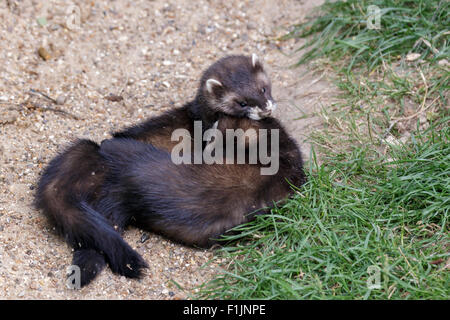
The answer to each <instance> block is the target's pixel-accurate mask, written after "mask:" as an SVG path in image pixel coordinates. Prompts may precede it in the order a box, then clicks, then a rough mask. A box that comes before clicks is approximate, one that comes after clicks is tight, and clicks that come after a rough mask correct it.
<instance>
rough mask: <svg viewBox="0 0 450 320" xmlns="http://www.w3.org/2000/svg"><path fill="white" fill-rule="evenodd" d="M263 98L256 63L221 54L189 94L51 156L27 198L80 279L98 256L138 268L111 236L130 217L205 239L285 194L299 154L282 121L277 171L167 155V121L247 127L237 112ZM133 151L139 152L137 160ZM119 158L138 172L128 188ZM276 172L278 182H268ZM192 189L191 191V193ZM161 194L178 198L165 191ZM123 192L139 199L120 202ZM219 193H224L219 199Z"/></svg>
mask: <svg viewBox="0 0 450 320" xmlns="http://www.w3.org/2000/svg"><path fill="white" fill-rule="evenodd" d="M208 79H215V80H216V81H217V82H219V83H220V85H214V86H212V88H210V90H208V88H207V85H206V83H207V80H208ZM262 89H264V90H263V91H264V92H263V91H262ZM244 100H245V102H246V106H245V107H243V106H242V101H244ZM269 100H272V97H271V92H270V82H269V80H268V78H267V76H265V73H264V71H263V68H262V65H261V64H260V62H259V61H256V63H255V62H254V61H252V59H251V58H250V57H244V56H231V57H226V58H224V59H221V60H219V61H218V62H216V63H215V64H213V65H212V66H211V67H210V68H208V70H207V71H206V72H205V73H204V75H203V76H202V79H201V81H200V87H199V89H198V91H197V95H196V97H195V99H194V100H193V101H191V102H189V103H187V104H186V105H185V106H183V107H182V108H179V109H174V110H170V111H168V112H165V113H163V114H162V115H160V116H158V117H154V118H150V119H149V120H147V121H146V122H144V123H142V124H139V125H136V126H133V127H131V128H128V129H126V130H124V131H121V132H118V133H115V134H113V136H114V138H113V139H111V140H109V141H105V142H104V143H103V144H102V146H101V148H100V147H99V146H98V145H97V144H96V143H94V142H92V141H88V140H79V141H76V142H75V143H74V144H72V145H71V146H70V147H69V148H68V149H66V151H64V152H63V153H61V154H60V155H59V156H57V157H56V158H55V159H53V160H52V161H51V162H50V164H49V165H48V167H47V168H46V170H45V171H44V173H43V175H42V177H41V179H40V181H39V185H38V188H37V193H36V201H35V203H36V207H37V208H39V209H42V211H43V212H44V214H45V215H46V216H47V217H48V218H49V219H50V220H51V221H52V223H53V224H54V225H55V227H56V229H57V231H58V232H59V233H60V234H61V235H62V236H63V237H64V238H65V239H66V241H67V242H68V243H69V244H70V245H71V246H72V247H73V248H74V249H75V252H74V257H73V262H72V263H73V264H74V265H78V266H80V268H81V285H85V284H87V283H89V282H90V281H91V280H92V279H93V278H94V277H95V276H96V275H97V274H98V273H99V272H100V271H101V270H102V269H103V268H104V266H105V265H106V263H108V264H109V266H110V268H111V269H112V270H113V271H114V272H116V273H118V274H121V275H125V276H127V277H139V276H140V274H141V270H142V268H144V267H146V263H145V261H143V259H142V258H141V257H140V256H139V255H138V254H137V253H136V252H135V251H134V250H132V249H131V247H130V246H129V245H128V244H127V243H126V242H124V241H123V239H122V238H121V236H120V233H121V232H122V231H123V230H124V228H125V227H126V226H127V225H128V224H130V223H131V222H132V221H134V220H136V221H135V223H136V224H137V225H139V226H141V227H143V228H146V229H149V230H153V231H155V232H159V233H162V234H165V235H167V236H169V237H171V238H173V239H176V240H179V241H182V242H184V243H187V244H191V245H201V246H205V245H208V244H210V243H211V238H213V237H216V236H219V235H220V234H221V233H223V232H224V231H225V230H226V229H228V228H231V227H233V226H235V225H237V224H240V223H242V222H244V221H247V219H248V217H246V216H245V217H244V215H245V214H247V213H249V212H252V211H254V210H257V209H259V208H261V207H264V206H270V205H271V203H272V201H276V200H280V199H281V198H283V197H285V196H287V195H288V194H289V193H290V189H289V187H288V185H287V184H286V183H285V181H284V179H282V178H281V177H282V175H283V174H288V173H289V172H290V174H289V177H290V178H292V183H293V184H295V185H300V184H302V183H303V181H304V175H303V172H302V170H301V165H302V163H301V157H300V153H299V151H298V148H297V146H296V145H295V143H294V142H293V141H292V139H290V138H289V137H288V136H287V135H286V134H285V133H284V130H283V129H282V130H281V131H282V132H283V135H282V136H280V139H284V140H283V141H284V142H289V143H287V144H286V145H288V146H289V147H288V148H287V149H286V150H288V151H286V152H285V153H284V154H283V153H282V152H281V151H282V150H280V154H281V155H280V156H281V158H283V157H285V159H283V162H282V163H281V162H280V175H276V176H267V177H264V178H261V177H259V178H258V175H257V171H258V170H257V169H258V166H255V165H243V166H233V165H224V166H219V165H212V166H207V165H192V166H183V167H182V169H180V167H178V166H175V165H174V164H173V163H171V162H168V161H167V156H168V154H169V152H170V150H171V149H172V147H173V146H174V145H175V144H177V142H176V141H175V142H172V141H171V135H172V132H173V130H174V129H178V128H184V129H187V130H188V131H189V132H190V133H191V134H193V122H194V121H195V120H200V121H202V124H203V129H204V130H206V129H207V128H210V127H211V126H212V125H213V124H214V122H215V121H217V120H219V126H222V128H221V129H223V128H224V126H225V127H226V126H227V125H230V126H238V127H239V126H244V125H245V126H247V125H248V126H254V125H256V123H258V122H256V121H253V120H252V121H250V120H248V119H247V118H246V117H247V116H250V115H251V114H253V115H254V114H255V112H254V111H255V110H256V108H257V106H258V108H259V109H258V110H260V111H261V114H262V113H266V112H267V110H266V104H267V101H269ZM264 121H268V122H267V123H266V125H269V126H272V127H273V126H275V127H279V126H280V125H279V124H278V122H276V121H275V120H274V119H271V118H267V119H266V120H264ZM227 123H228V124H227ZM284 142H281V143H280V145H281V146H283V143H284ZM119 150H120V151H121V152H120V154H119V153H118V152H119ZM141 156H142V159H143V161H139V157H141ZM142 159H141V160H142ZM119 166H120V167H122V168H125V167H126V168H130V170H131V169H133V168H136V167H139V166H141V167H142V169H143V170H144V171H145V175H144V177H142V178H143V179H144V178H145V179H144V180H139V179H135V180H133V181H134V182H133V183H137V184H134V187H131V186H132V185H133V184H132V183H131V181H130V184H129V185H128V184H127V181H128V180H127V178H125V177H124V175H126V174H127V173H126V171H123V172H122V171H120V170H119V171H118V168H119ZM130 172H132V170H131V171H129V172H128V173H129V174H130ZM258 174H259V172H258ZM106 177H107V178H106ZM135 178H139V176H135ZM287 178H288V177H287ZM258 179H260V180H258ZM274 179H275V180H274ZM277 179H279V180H280V181H283V182H282V183H279V182H278V183H276V181H278V180H277ZM139 183H142V185H140V184H139ZM148 183H155V184H154V186H155V189H154V190H155V191H154V192H155V193H154V194H155V195H157V196H155V197H153V198H151V197H148V198H146V199H147V200H149V199H152V201H151V202H152V203H147V201H144V200H145V199H143V198H139V196H140V195H143V194H144V193H141V191H143V190H142V189H140V188H143V187H145V184H148ZM158 183H161V185H158ZM163 183H165V184H163ZM127 186H128V187H131V191H130V188H127ZM156 186H158V188H159V187H161V188H162V189H164V188H165V189H166V191H167V193H165V194H161V193H160V191H158V190H160V189H158V188H156ZM163 187H164V188H163ZM192 190H194V191H195V192H194V194H195V196H193V197H190V196H189V195H190V194H192ZM207 190H210V191H211V197H210V198H209V199H208V198H207V197H206V194H204V193H205V192H207ZM169 193H170V194H173V195H174V196H175V195H176V197H177V199H181V200H179V201H178V202H177V201H170V200H169V199H168V198H167V199H166V198H165V197H167V196H169ZM201 195H205V197H203V196H201ZM127 199H128V200H127ZM132 199H143V202H141V203H139V201H137V202H136V203H131V202H129V201H131V200H132ZM158 199H159V200H158ZM171 199H175V198H173V197H172V198H171ZM182 199H185V201H183V200H182ZM227 199H233V201H228V200H227ZM202 200H203V202H202ZM127 201H128V202H127ZM165 201H166V202H165ZM221 201H222V202H223V201H225V202H224V203H223V205H220V203H221ZM175 204H176V205H175ZM134 206H137V207H139V206H142V208H143V209H142V208H141V209H142V212H144V211H145V210H147V211H148V212H151V213H152V214H144V213H143V214H142V215H139V214H132V213H131V211H133V212H136V213H139V212H140V211H139V210H140V209H139V210H138V211H134V209H131V208H134ZM165 207H169V209H170V210H178V209H179V208H180V210H179V211H177V212H179V215H178V216H176V215H175V216H174V215H169V214H168V215H166V216H163V214H162V212H163V211H164V210H163V209H164V208H165ZM175 208H176V209H175ZM181 209H183V210H184V211H183V210H181ZM130 210H131V211H130ZM170 210H169V211H170ZM147 211H145V212H147ZM206 211H207V213H206ZM148 212H147V213H148ZM158 212H159V214H158ZM182 212H184V215H183V213H182ZM173 214H175V212H173ZM161 217H162V218H161ZM132 218H134V219H132ZM198 221H200V222H199V223H197V222H198ZM215 221H216V223H215Z"/></svg>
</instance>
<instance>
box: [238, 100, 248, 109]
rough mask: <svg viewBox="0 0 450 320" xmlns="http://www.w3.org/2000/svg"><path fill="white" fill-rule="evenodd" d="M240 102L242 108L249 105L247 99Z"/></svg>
mask: <svg viewBox="0 0 450 320" xmlns="http://www.w3.org/2000/svg"><path fill="white" fill-rule="evenodd" d="M239 104H240V106H241V107H242V108H244V107H246V106H247V102H245V101H241V102H239Z"/></svg>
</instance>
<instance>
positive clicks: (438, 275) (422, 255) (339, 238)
mask: <svg viewBox="0 0 450 320" xmlns="http://www.w3.org/2000/svg"><path fill="white" fill-rule="evenodd" d="M449 120H450V119H448V118H447V119H442V120H441V123H442V121H447V122H448V121H449ZM434 128H435V127H431V128H430V129H429V130H428V131H427V132H425V133H422V134H419V135H417V136H414V138H413V139H412V142H411V144H410V145H409V146H408V147H406V146H400V147H399V146H397V147H390V148H389V149H390V151H389V152H388V156H389V157H391V160H389V161H386V159H380V158H377V157H373V156H371V154H372V153H373V152H372V150H370V149H368V148H359V149H357V150H355V151H354V152H352V153H334V154H331V155H328V156H327V157H326V159H325V161H324V163H326V164H322V165H318V164H316V163H315V162H314V161H313V162H311V163H310V164H311V166H310V168H309V182H308V183H307V184H306V185H305V186H303V187H302V188H301V189H299V191H300V192H299V193H298V194H297V195H296V196H295V197H294V199H292V200H290V201H288V202H287V203H286V204H285V205H283V206H281V207H279V208H277V209H274V210H273V212H272V214H271V215H266V216H260V217H258V219H257V220H256V221H255V222H253V223H250V224H247V225H244V226H240V227H238V228H237V230H239V231H240V233H239V234H238V235H235V236H233V237H229V238H228V240H230V239H234V240H239V241H238V243H237V244H236V245H234V246H227V247H224V248H223V249H221V252H220V254H219V255H220V256H221V257H222V258H226V259H227V260H228V261H233V263H232V264H231V266H230V267H229V269H228V270H226V271H224V273H223V274H222V275H221V276H219V277H217V278H216V279H215V280H213V281H212V282H210V283H208V284H207V285H206V286H205V287H203V288H202V297H207V298H216V299H218V298H220V299H253V298H259V299H261V298H262V299H322V298H339V299H366V298H370V299H376V298H380V299H387V298H391V299H424V298H426V299H447V298H448V297H449V295H450V277H449V271H448V269H447V270H446V269H445V265H446V263H448V259H449V257H450V255H449V253H448V249H449V246H450V238H449V234H448V223H449V221H448V220H449V213H450V168H449V164H450V144H449V137H450V130H449V129H448V128H445V129H442V130H441V131H439V132H434V130H433V129H434ZM371 266H372V267H371ZM369 267H371V268H375V269H376V270H379V271H380V280H381V282H380V285H381V288H380V289H373V290H370V289H368V286H367V280H368V277H369V276H370V275H371V273H369V272H368V268H369Z"/></svg>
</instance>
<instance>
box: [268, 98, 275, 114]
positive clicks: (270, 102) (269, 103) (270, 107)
mask: <svg viewBox="0 0 450 320" xmlns="http://www.w3.org/2000/svg"><path fill="white" fill-rule="evenodd" d="M266 109H267V111H270V112H271V113H272V112H274V111H275V110H276V109H277V104H276V103H274V102H273V101H272V100H268V101H267V104H266Z"/></svg>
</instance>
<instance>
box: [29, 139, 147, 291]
mask: <svg viewBox="0 0 450 320" xmlns="http://www.w3.org/2000/svg"><path fill="white" fill-rule="evenodd" d="M98 151H99V146H98V145H97V144H96V143H94V142H92V141H89V140H79V141H77V142H75V143H74V144H73V145H72V146H70V147H69V148H68V149H67V150H66V151H64V152H63V153H61V154H60V155H58V156H57V157H56V158H55V159H53V160H52V161H51V162H50V164H49V166H48V167H47V169H46V170H45V171H44V173H43V175H42V177H41V179H40V181H39V185H38V188H37V192H36V199H35V206H36V207H37V208H38V209H42V210H43V212H44V214H45V215H46V216H47V217H48V218H49V219H50V220H51V221H52V222H53V224H54V226H55V228H56V230H57V231H58V232H59V233H60V234H61V235H62V236H63V237H64V238H65V240H66V241H67V242H68V243H69V245H71V246H72V247H73V248H74V249H75V252H74V257H73V264H74V265H77V266H78V267H79V268H80V271H81V285H86V284H88V283H89V282H90V281H91V280H92V279H94V278H95V276H96V275H97V274H98V273H99V272H100V271H101V270H102V269H103V268H104V266H105V264H106V263H108V264H109V266H110V267H111V269H112V271H113V272H116V273H119V274H121V275H124V276H127V277H131V278H136V277H139V276H140V274H141V270H142V268H144V267H146V264H145V262H144V260H143V259H142V258H141V257H140V256H139V254H138V253H137V252H135V251H134V250H133V249H132V248H131V247H130V246H129V245H128V244H127V243H126V242H125V241H124V240H123V239H122V237H121V236H120V234H119V232H117V231H116V230H115V229H114V228H113V227H112V224H116V221H108V220H107V219H106V218H105V217H104V216H103V215H102V214H101V213H100V212H97V211H96V210H94V209H93V208H92V207H91V206H90V205H89V203H92V202H93V201H94V200H96V197H98V195H99V194H100V192H101V188H102V185H103V180H104V175H105V170H106V167H105V166H104V163H103V162H104V160H103V158H102V157H101V156H100V154H99V152H98ZM117 224H119V229H120V230H121V229H122V228H123V227H124V225H123V221H122V222H119V223H117Z"/></svg>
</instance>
